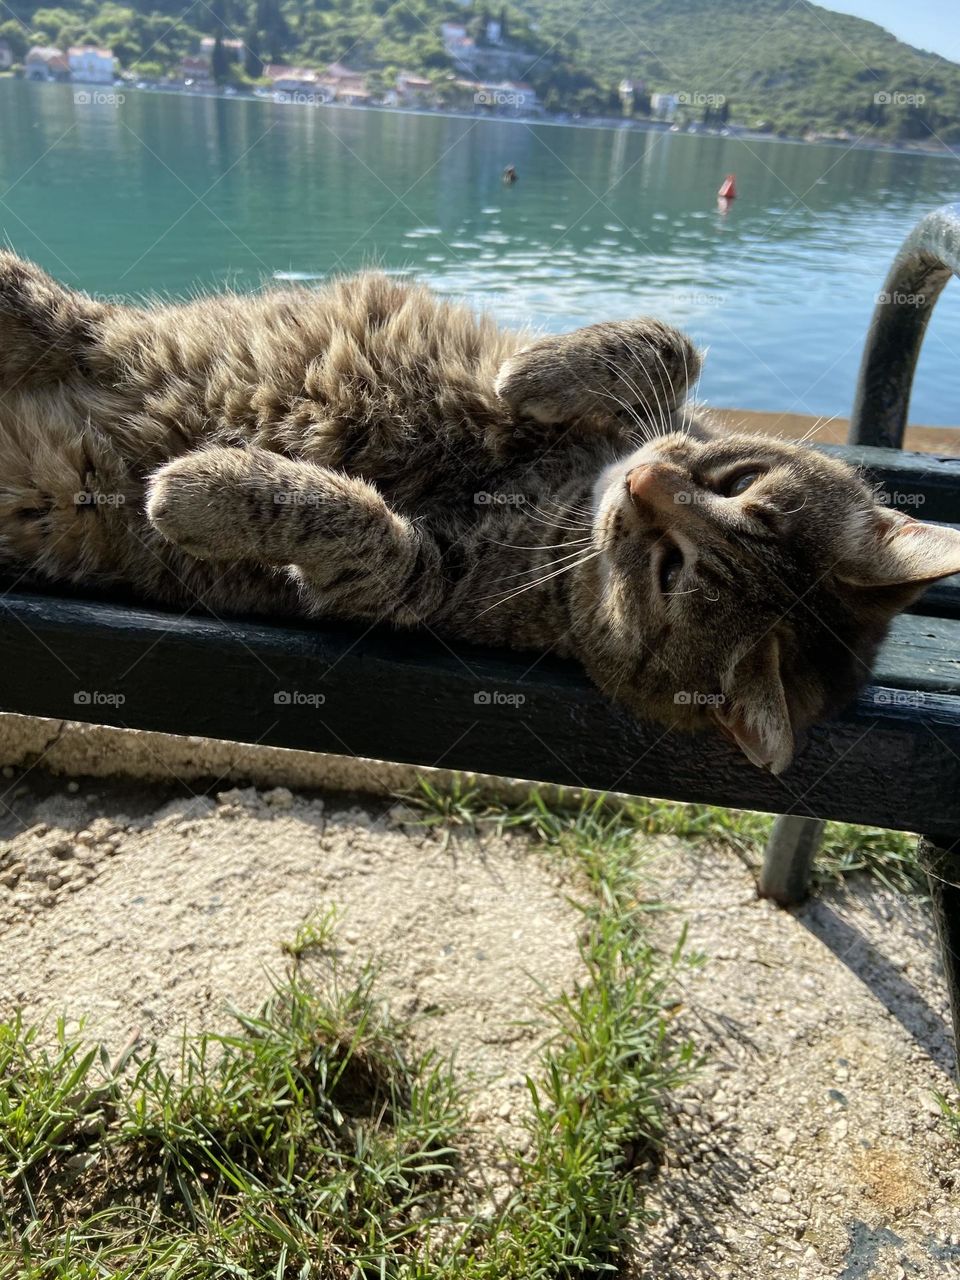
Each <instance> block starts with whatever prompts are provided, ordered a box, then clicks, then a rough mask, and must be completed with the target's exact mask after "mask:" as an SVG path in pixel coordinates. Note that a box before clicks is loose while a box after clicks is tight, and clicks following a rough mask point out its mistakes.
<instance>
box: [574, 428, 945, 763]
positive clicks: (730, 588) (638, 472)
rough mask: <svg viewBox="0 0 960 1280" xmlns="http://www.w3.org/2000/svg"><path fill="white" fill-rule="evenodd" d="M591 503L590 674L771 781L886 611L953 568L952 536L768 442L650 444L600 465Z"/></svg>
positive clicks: (865, 664) (829, 707) (832, 708)
mask: <svg viewBox="0 0 960 1280" xmlns="http://www.w3.org/2000/svg"><path fill="white" fill-rule="evenodd" d="M594 510H595V517H594V528H593V538H594V544H595V546H596V547H597V548H598V549H599V551H600V554H599V555H598V556H597V557H596V558H595V559H594V561H593V562H592V565H591V575H590V579H589V582H588V583H586V584H585V590H586V591H588V592H589V594H590V611H591V614H592V618H593V624H594V625H593V626H592V628H591V631H592V634H593V635H594V637H595V638H596V643H595V644H594V645H593V646H590V652H589V654H588V655H587V658H586V661H587V665H588V667H589V668H590V670H591V672H592V674H593V675H594V677H595V678H596V679H597V680H598V682H599V683H600V684H601V685H602V686H603V687H605V688H606V689H607V690H608V691H609V692H610V693H612V694H614V695H615V696H616V697H617V698H618V699H619V700H620V701H623V702H625V703H626V704H627V705H629V706H631V707H632V708H633V709H634V710H635V711H636V712H637V713H638V714H640V715H642V716H646V717H651V716H652V717H653V718H655V719H657V720H659V721H660V722H661V723H663V724H665V725H672V724H673V725H677V726H678V727H684V728H691V729H696V728H706V727H715V728H719V729H720V730H721V731H722V732H724V733H725V734H726V735H727V736H728V737H730V738H731V739H733V740H734V741H735V742H736V743H737V745H738V746H739V747H740V748H741V750H742V751H743V752H744V753H745V754H746V755H747V757H748V758H749V759H750V760H752V761H753V762H754V763H755V764H757V765H760V766H762V767H764V768H768V769H770V770H772V771H773V772H774V773H780V772H782V771H783V770H784V769H786V768H787V766H788V765H789V764H790V761H791V759H792V757H793V753H794V749H795V743H796V738H797V735H798V734H799V733H801V732H802V731H803V730H804V729H806V728H807V727H808V726H809V725H810V724H812V723H813V722H814V721H816V720H819V719H821V718H823V717H825V716H829V715H830V714H832V713H834V712H836V711H838V710H840V709H841V708H842V707H843V706H844V705H845V704H846V703H848V702H849V701H850V700H851V698H852V697H853V696H854V694H855V693H856V691H857V689H858V688H859V687H860V686H861V685H862V684H863V683H864V682H865V681H866V679H867V678H868V676H869V671H870V665H871V662H872V661H873V658H874V655H875V653H876V649H877V646H878V645H879V643H880V641H881V640H882V638H883V636H884V633H885V632H886V630H887V627H888V625H889V623H890V621H891V619H892V618H893V617H894V615H895V614H897V613H898V612H900V611H901V610H903V609H905V608H906V607H907V606H908V605H909V604H910V603H911V602H912V601H913V600H915V599H916V597H917V596H919V595H920V593H921V592H922V591H923V590H924V588H925V587H926V586H927V585H928V584H929V583H930V582H933V581H934V580H935V579H937V578H942V577H945V576H947V575H949V574H952V573H958V572H960V533H956V532H954V531H952V530H950V529H943V528H939V527H937V526H935V525H929V524H922V523H920V522H919V521H917V520H914V519H912V518H911V517H910V516H908V515H904V514H901V513H900V512H899V511H896V510H892V509H890V508H889V507H885V506H884V505H882V504H881V503H880V502H879V501H878V500H877V494H876V491H875V490H873V489H871V488H870V487H869V486H868V485H867V484H866V483H865V482H864V480H863V479H862V478H861V477H860V475H859V474H858V473H857V472H856V471H854V470H853V469H852V468H851V467H849V466H847V465H845V464H844V463H841V462H839V461H837V460H835V459H832V458H829V457H826V456H824V455H823V454H820V453H818V452H816V451H815V450H813V449H811V448H808V447H805V446H803V445H799V444H795V443H791V442H788V441H783V440H778V439H768V438H766V437H762V436H753V435H739V434H737V435H721V434H714V435H712V436H710V435H708V436H706V437H703V438H698V436H697V435H696V434H689V433H687V432H671V433H670V434H667V435H663V436H660V437H656V438H654V439H652V440H651V441H650V442H649V443H646V444H644V445H643V446H642V447H641V448H639V449H638V450H637V451H636V452H634V453H632V454H631V455H629V456H627V457H624V458H622V459H621V460H619V461H617V462H616V463H614V464H612V465H611V466H609V467H608V468H607V469H606V470H605V471H604V472H603V474H602V475H601V477H600V479H599V480H598V482H597V485H596V487H595V491H594ZM581 603H582V604H585V603H586V601H585V600H583V601H581Z"/></svg>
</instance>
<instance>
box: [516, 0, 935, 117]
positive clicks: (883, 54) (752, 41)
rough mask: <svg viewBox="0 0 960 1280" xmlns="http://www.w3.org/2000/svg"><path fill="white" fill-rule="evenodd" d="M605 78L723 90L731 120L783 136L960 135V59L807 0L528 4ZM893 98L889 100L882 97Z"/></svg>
mask: <svg viewBox="0 0 960 1280" xmlns="http://www.w3.org/2000/svg"><path fill="white" fill-rule="evenodd" d="M523 7H524V8H525V10H526V11H527V12H528V13H529V14H531V15H535V17H536V19H537V20H538V22H539V31H538V34H539V35H541V36H543V37H545V38H546V39H547V42H548V43H550V42H551V40H552V39H553V38H555V37H558V36H562V34H563V33H564V32H570V29H571V28H572V32H570V34H567V35H566V37H565V40H566V42H567V44H568V45H569V43H570V42H571V41H575V42H576V43H575V46H574V47H575V50H576V57H577V60H578V62H580V63H581V65H583V66H585V67H588V68H589V69H590V70H591V71H592V73H593V74H594V75H595V76H596V77H597V78H598V80H600V81H601V83H604V84H609V83H613V82H615V81H616V79H617V78H618V77H620V76H629V77H632V78H641V79H643V80H644V81H645V82H646V83H647V86H648V87H649V88H652V89H654V90H668V91H671V92H674V93H685V94H687V95H689V96H695V95H698V94H700V95H723V96H724V97H726V98H727V99H728V100H729V103H730V106H731V118H733V119H735V120H737V121H740V122H743V123H747V124H756V123H757V122H759V121H761V120H762V121H767V122H769V123H770V124H772V125H773V127H774V128H776V129H777V130H778V131H781V132H786V133H791V134H794V135H799V134H802V133H803V132H804V131H805V130H807V129H810V128H814V129H819V130H836V129H846V130H849V131H850V132H851V133H853V134H854V135H855V136H856V135H859V134H860V133H863V132H864V131H867V130H869V131H870V134H871V135H873V136H876V135H879V136H882V137H888V138H892V137H896V138H913V139H920V138H925V137H930V135H931V132H933V133H935V134H936V135H937V136H939V137H940V138H941V139H943V140H944V141H946V142H958V141H960V65H957V64H956V63H953V62H948V61H946V60H944V59H942V58H938V57H936V56H935V55H933V54H928V53H922V52H921V51H920V50H917V49H913V48H911V47H910V46H909V45H906V44H903V43H902V42H901V41H899V40H897V39H895V38H894V37H893V36H892V35H890V34H889V33H888V32H886V31H884V30H883V28H882V27H878V26H876V25H875V24H874V23H872V22H865V21H863V20H862V19H861V18H854V17H850V16H849V15H846V14H840V13H834V12H832V11H831V10H829V9H825V8H821V7H820V6H818V5H814V4H809V3H807V0H801V2H800V3H793V2H792V0H619V3H617V4H616V5H613V4H611V5H607V4H606V3H603V4H597V5H591V4H590V3H589V0H587V3H584V2H583V0H523ZM878 95H881V96H882V95H887V97H888V98H889V99H890V101H889V102H884V101H882V100H881V101H879V102H878V101H877V100H876V99H877V96H878Z"/></svg>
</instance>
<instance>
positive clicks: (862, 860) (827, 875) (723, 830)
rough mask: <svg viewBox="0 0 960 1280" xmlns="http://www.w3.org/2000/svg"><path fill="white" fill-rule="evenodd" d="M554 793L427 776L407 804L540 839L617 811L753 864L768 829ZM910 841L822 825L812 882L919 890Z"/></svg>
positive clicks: (711, 815) (667, 805) (709, 810)
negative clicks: (524, 795)
mask: <svg viewBox="0 0 960 1280" xmlns="http://www.w3.org/2000/svg"><path fill="white" fill-rule="evenodd" d="M555 795H556V798H555V799H554V800H552V801H551V803H550V804H548V803H547V802H546V801H545V800H544V798H543V793H542V792H541V791H539V790H537V789H536V788H534V789H533V790H532V791H531V792H530V796H529V798H528V800H527V801H526V802H525V803H523V804H500V803H497V802H496V801H491V800H488V799H485V798H484V796H483V794H482V792H481V791H480V789H479V788H478V787H471V786H468V785H467V784H466V783H464V782H463V780H462V779H460V778H456V779H455V780H454V786H453V787H452V789H451V790H450V791H449V792H443V791H440V790H439V789H438V788H436V787H434V786H433V785H432V784H431V783H430V781H429V780H428V779H425V778H421V779H420V782H419V788H418V791H417V792H416V793H415V794H414V795H413V796H408V797H406V801H407V803H408V804H409V805H411V806H413V807H415V808H417V809H418V810H419V811H420V813H421V820H422V821H423V822H424V823H425V824H426V825H432V824H435V823H439V824H442V825H445V826H446V825H449V824H451V823H452V824H455V825H459V826H470V827H483V826H485V825H487V826H492V827H494V828H496V829H498V830H505V829H507V828H510V827H526V828H529V829H531V830H534V831H536V832H537V834H538V835H540V836H541V837H542V838H544V839H553V838H554V837H555V835H556V834H557V832H558V831H559V830H560V828H563V829H564V830H571V829H572V830H577V829H579V830H581V831H583V832H587V831H589V829H590V827H591V826H592V825H594V824H596V823H598V822H600V821H601V815H602V814H604V813H606V814H611V813H619V814H620V815H622V819H621V820H624V821H626V822H628V823H629V824H631V826H632V829H633V830H634V832H636V831H640V832H644V833H646V834H647V835H672V836H679V837H682V838H684V839H692V840H704V841H711V842H716V843H722V844H727V845H731V846H733V847H734V848H735V849H737V850H738V852H739V853H740V854H741V855H742V856H743V857H744V859H745V860H746V861H748V862H749V863H751V865H754V866H757V865H759V862H760V860H761V858H762V854H763V846H764V844H765V843H766V840H767V837H768V836H769V834H770V829H771V827H772V826H773V818H772V817H771V816H770V815H769V814H764V813H753V812H750V811H748V810H740V809H719V808H715V807H713V806H711V805H702V804H677V803H674V802H673V801H669V800H638V799H627V798H625V797H607V796H596V795H587V796H586V797H576V796H569V797H568V796H565V795H564V793H563V792H562V791H557V792H556V793H555ZM571 823H572V824H573V827H572V828H571V826H570V824H571ZM916 845H917V840H916V837H915V836H912V835H908V834H906V833H905V832H902V831H883V830H880V829H878V828H876V827H858V826H854V825H852V824H850V823H846V822H828V823H827V826H826V830H825V832H824V838H823V842H822V844H821V847H820V850H819V852H818V854H817V857H816V859H815V861H814V868H813V875H814V884H815V885H829V884H837V883H840V882H841V881H842V880H844V879H845V878H846V877H847V876H850V875H853V874H855V873H857V872H863V873H865V874H867V875H871V876H873V877H874V878H875V879H877V880H879V881H880V882H881V883H882V884H884V885H885V886H886V887H887V888H889V889H892V890H894V891H896V892H898V893H907V894H913V893H923V892H925V890H926V880H925V877H924V874H923V871H922V869H921V867H920V864H919V863H918V861H917V853H916Z"/></svg>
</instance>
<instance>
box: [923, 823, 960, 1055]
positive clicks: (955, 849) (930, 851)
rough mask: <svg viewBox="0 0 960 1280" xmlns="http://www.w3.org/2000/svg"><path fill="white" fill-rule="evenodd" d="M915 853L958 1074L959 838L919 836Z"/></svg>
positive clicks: (959, 1008) (959, 992)
mask: <svg viewBox="0 0 960 1280" xmlns="http://www.w3.org/2000/svg"><path fill="white" fill-rule="evenodd" d="M918 854H919V859H920V865H921V866H922V867H923V869H924V871H925V872H926V873H927V880H928V882H929V885H930V898H931V901H932V902H933V917H934V919H935V920H936V922H937V933H938V934H939V936H940V949H941V954H942V956H943V971H944V973H945V974H946V976H947V994H948V996H949V999H950V1013H951V1015H952V1017H953V1038H954V1044H955V1046H956V1053H957V1058H956V1062H957V1070H958V1072H960V839H958V840H952V841H951V840H948V839H946V838H944V837H937V838H934V837H932V836H921V837H920V848H919V851H918Z"/></svg>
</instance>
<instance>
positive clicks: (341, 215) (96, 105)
mask: <svg viewBox="0 0 960 1280" xmlns="http://www.w3.org/2000/svg"><path fill="white" fill-rule="evenodd" d="M91 93H92V94H93V96H94V101H91V102H76V101H75V100H74V94H75V90H74V89H73V88H71V87H70V86H64V85H34V84H25V83H21V82H14V81H11V80H4V81H0V229H2V232H3V235H4V237H5V238H6V240H7V242H8V243H10V244H11V245H12V246H13V247H14V248H15V249H16V250H17V251H18V252H20V253H22V254H25V255H27V256H30V257H32V258H35V259H36V260H37V261H39V262H40V263H41V264H42V265H43V266H44V267H46V268H47V269H48V270H49V271H51V272H53V273H54V274H55V275H57V276H58V277H60V278H61V279H62V280H64V281H65V282H67V283H70V284H73V285H75V286H77V287H82V288H84V289H88V290H90V291H92V292H94V293H101V294H110V295H117V294H120V295H126V296H137V295H142V294H144V293H158V294H169V295H183V294H186V293H189V292H191V291H196V290H197V289H209V288H213V287H217V286H220V285H224V284H229V285H231V286H233V287H237V288H252V287H254V286H256V285H257V284H259V283H260V282H261V281H262V280H263V279H265V278H268V279H269V278H270V277H273V276H275V275H280V276H285V275H286V276H292V277H294V278H308V279H309V278H313V277H322V276H323V275H324V274H325V273H327V272H330V271H334V270H337V271H343V270H348V269H353V268H357V267H361V266H365V265H370V264H378V265H380V266H383V267H385V268H387V269H389V270H413V271H416V272H417V273H419V274H420V275H422V276H424V277H425V278H427V279H428V280H429V281H430V282H431V283H432V284H433V285H434V286H435V287H436V288H438V289H440V290H442V291H443V292H445V293H449V294H455V295H460V296H465V297H467V298H469V299H471V300H472V301H473V302H474V303H476V304H477V305H482V306H485V307H487V308H489V309H491V310H492V311H494V313H495V314H496V315H497V316H498V317H500V319H501V320H502V321H503V322H504V323H506V324H522V323H526V322H532V323H533V324H535V325H538V326H541V327H543V328H545V329H549V330H563V329H568V328H573V327H576V326H577V325H581V324H588V323H590V322H592V321H595V320H600V319H605V318H610V317H615V316H624V315H630V314H636V313H639V312H652V313H655V314H657V315H659V316H662V317H663V318H665V319H668V320H670V321H672V322H673V323H675V324H678V325H681V326H683V327H684V328H686V329H687V330H688V331H689V332H690V333H691V334H692V335H693V336H694V337H695V339H696V340H697V341H698V342H700V343H702V344H704V345H705V346H707V347H708V348H709V358H708V363H707V371H706V374H705V376H704V379H703V383H702V386H701V393H702V394H703V396H704V397H705V398H707V399H709V400H712V401H713V402H715V403H717V404H722V405H736V406H740V407H744V408H753V409H782V410H793V411H796V412H809V413H818V414H846V413H847V412H849V409H850V405H851V402H852V397H853V388H854V381H855V376H856V369H857V365H858V362H859V356H860V349H861V345H862V341H863V336H864V334H865V332H866V328H867V325H868V322H869V318H870V314H871V311H872V308H873V302H874V298H875V295H876V293H877V291H878V290H879V289H880V288H881V286H882V283H883V279H884V276H885V274H886V270H887V267H888V265H889V263H890V260H891V258H892V256H893V254H894V253H895V251H896V249H897V247H898V245H899V244H900V242H901V240H902V239H903V237H904V235H905V234H906V232H907V231H908V230H909V228H910V226H911V225H912V223H913V222H914V221H915V220H916V219H917V218H918V217H919V216H920V215H922V214H923V213H924V212H925V211H927V210H928V209H930V208H933V207H935V206H936V205H938V204H941V203H944V202H946V201H949V200H952V199H954V198H956V197H957V190H958V186H960V166H958V164H957V162H956V161H954V160H951V159H949V158H947V157H943V158H940V157H934V156H919V155H907V154H897V153H882V152H874V151H864V150H853V151H847V152H845V151H844V150H843V149H841V148H836V147H819V146H804V145H796V144H788V143H773V142H756V141H745V140H739V139H733V138H715V137H706V136H689V135H678V134H669V133H665V134H664V133H644V132H633V131H629V132H628V131H624V130H599V129H578V128H571V127H554V126H549V125H533V126H528V125H525V124H515V123H506V122H503V123H500V122H493V121H487V120H474V119H461V118H453V117H441V116H433V115H407V114H402V113H391V112H379V111H366V110H350V109H335V108H324V107H309V106H293V105H277V104H274V103H271V102H251V101H243V100H238V99H216V98H199V97H187V96H180V95H163V94H158V93H138V92H136V91H133V90H129V91H125V100H124V101H123V102H122V103H120V104H119V105H117V104H115V103H114V102H112V101H111V100H110V97H109V94H106V95H105V96H104V98H103V99H102V100H97V95H96V93H95V92H94V91H92V90H91ZM510 163H512V164H515V165H516V166H517V168H518V170H519V172H520V181H519V182H518V183H517V185H516V186H514V187H504V186H503V185H502V183H501V181H500V174H501V172H502V170H503V168H504V166H505V165H507V164H510ZM727 172H735V173H736V175H737V181H738V187H739V192H740V197H739V199H738V200H737V201H736V203H735V204H734V205H733V207H732V209H731V210H730V212H729V213H728V214H727V215H726V216H721V215H720V214H719V213H718V212H717V209H716V202H715V193H716V190H717V187H718V185H719V183H720V180H721V179H722V177H723V175H724V174H725V173H727ZM911 417H912V419H913V420H914V421H918V422H928V423H957V422H960V286H958V285H956V284H953V285H951V286H950V287H949V288H948V289H947V292H946V294H945V296H944V298H943V299H942V301H941V302H940V304H939V306H938V309H937V312H936V314H935V315H934V319H933V323H932V325H931V327H930V331H929V334H928V337H927V341H926V344H925V348H924V353H923V356H922V358H921V364H920V369H919V371H918V377H917V385H916V390H915V394H914V403H913V410H912V413H911Z"/></svg>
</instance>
